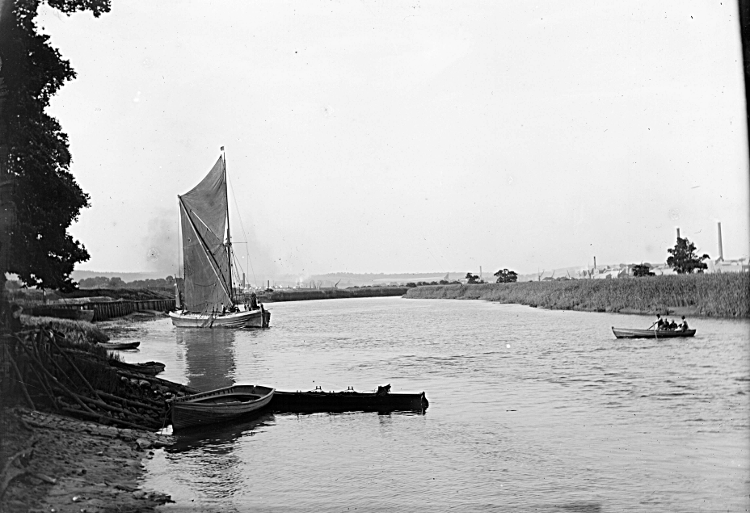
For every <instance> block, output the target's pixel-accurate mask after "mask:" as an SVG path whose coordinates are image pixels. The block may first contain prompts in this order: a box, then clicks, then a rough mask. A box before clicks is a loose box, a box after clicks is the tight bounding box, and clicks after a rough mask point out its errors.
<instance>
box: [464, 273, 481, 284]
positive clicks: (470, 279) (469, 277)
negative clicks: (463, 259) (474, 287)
mask: <svg viewBox="0 0 750 513" xmlns="http://www.w3.org/2000/svg"><path fill="white" fill-rule="evenodd" d="M466 283H479V276H478V275H476V274H471V273H466Z"/></svg>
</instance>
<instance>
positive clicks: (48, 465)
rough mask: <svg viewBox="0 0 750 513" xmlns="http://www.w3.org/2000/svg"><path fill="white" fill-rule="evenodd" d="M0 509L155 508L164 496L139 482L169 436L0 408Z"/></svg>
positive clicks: (166, 498) (11, 512) (165, 499)
mask: <svg viewBox="0 0 750 513" xmlns="http://www.w3.org/2000/svg"><path fill="white" fill-rule="evenodd" d="M0 430H1V432H2V439H1V440H2V443H1V444H0V462H2V471H1V473H0V494H2V495H0V511H2V512H3V513H15V512H19V513H20V512H50V511H55V512H58V513H73V512H75V513H80V512H81V511H86V512H87V513H93V512H107V511H133V512H134V511H139V512H147V511H155V508H156V507H157V506H160V505H162V504H166V503H167V502H171V500H170V497H169V496H168V495H165V494H162V493H158V492H154V491H150V490H145V489H143V488H142V487H141V485H140V484H139V481H140V479H141V476H142V474H143V461H144V460H145V459H147V458H150V457H152V456H153V449H156V448H158V447H164V446H165V445H169V444H171V438H170V437H167V436H165V435H158V434H156V433H152V432H149V431H142V430H136V429H118V428H116V427H113V426H103V425H101V424H96V423H93V422H87V421H82V420H77V419H73V418H70V417H64V416H61V415H56V414H53V413H43V412H38V411H33V410H29V409H26V408H2V410H0Z"/></svg>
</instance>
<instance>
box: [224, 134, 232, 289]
mask: <svg viewBox="0 0 750 513" xmlns="http://www.w3.org/2000/svg"><path fill="white" fill-rule="evenodd" d="M221 155H222V157H223V159H224V183H226V188H225V192H227V191H228V190H229V183H227V154H226V152H225V151H224V146H222V147H221ZM227 260H228V261H229V299H230V300H231V301H232V304H234V287H233V286H232V232H231V231H230V230H229V198H228V197H227Z"/></svg>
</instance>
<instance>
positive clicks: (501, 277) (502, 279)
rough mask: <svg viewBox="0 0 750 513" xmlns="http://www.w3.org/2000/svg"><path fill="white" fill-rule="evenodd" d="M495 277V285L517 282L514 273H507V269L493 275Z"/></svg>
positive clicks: (516, 276)
mask: <svg viewBox="0 0 750 513" xmlns="http://www.w3.org/2000/svg"><path fill="white" fill-rule="evenodd" d="M495 276H497V281H496V283H515V282H517V281H518V275H517V274H516V272H515V271H509V270H508V269H502V270H500V271H498V272H496V273H495Z"/></svg>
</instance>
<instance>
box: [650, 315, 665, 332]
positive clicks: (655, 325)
mask: <svg viewBox="0 0 750 513" xmlns="http://www.w3.org/2000/svg"><path fill="white" fill-rule="evenodd" d="M648 329H655V330H663V329H665V328H664V319H662V318H661V315H659V314H656V321H655V322H654V323H653V324H652V325H651V326H649V328H648Z"/></svg>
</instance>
